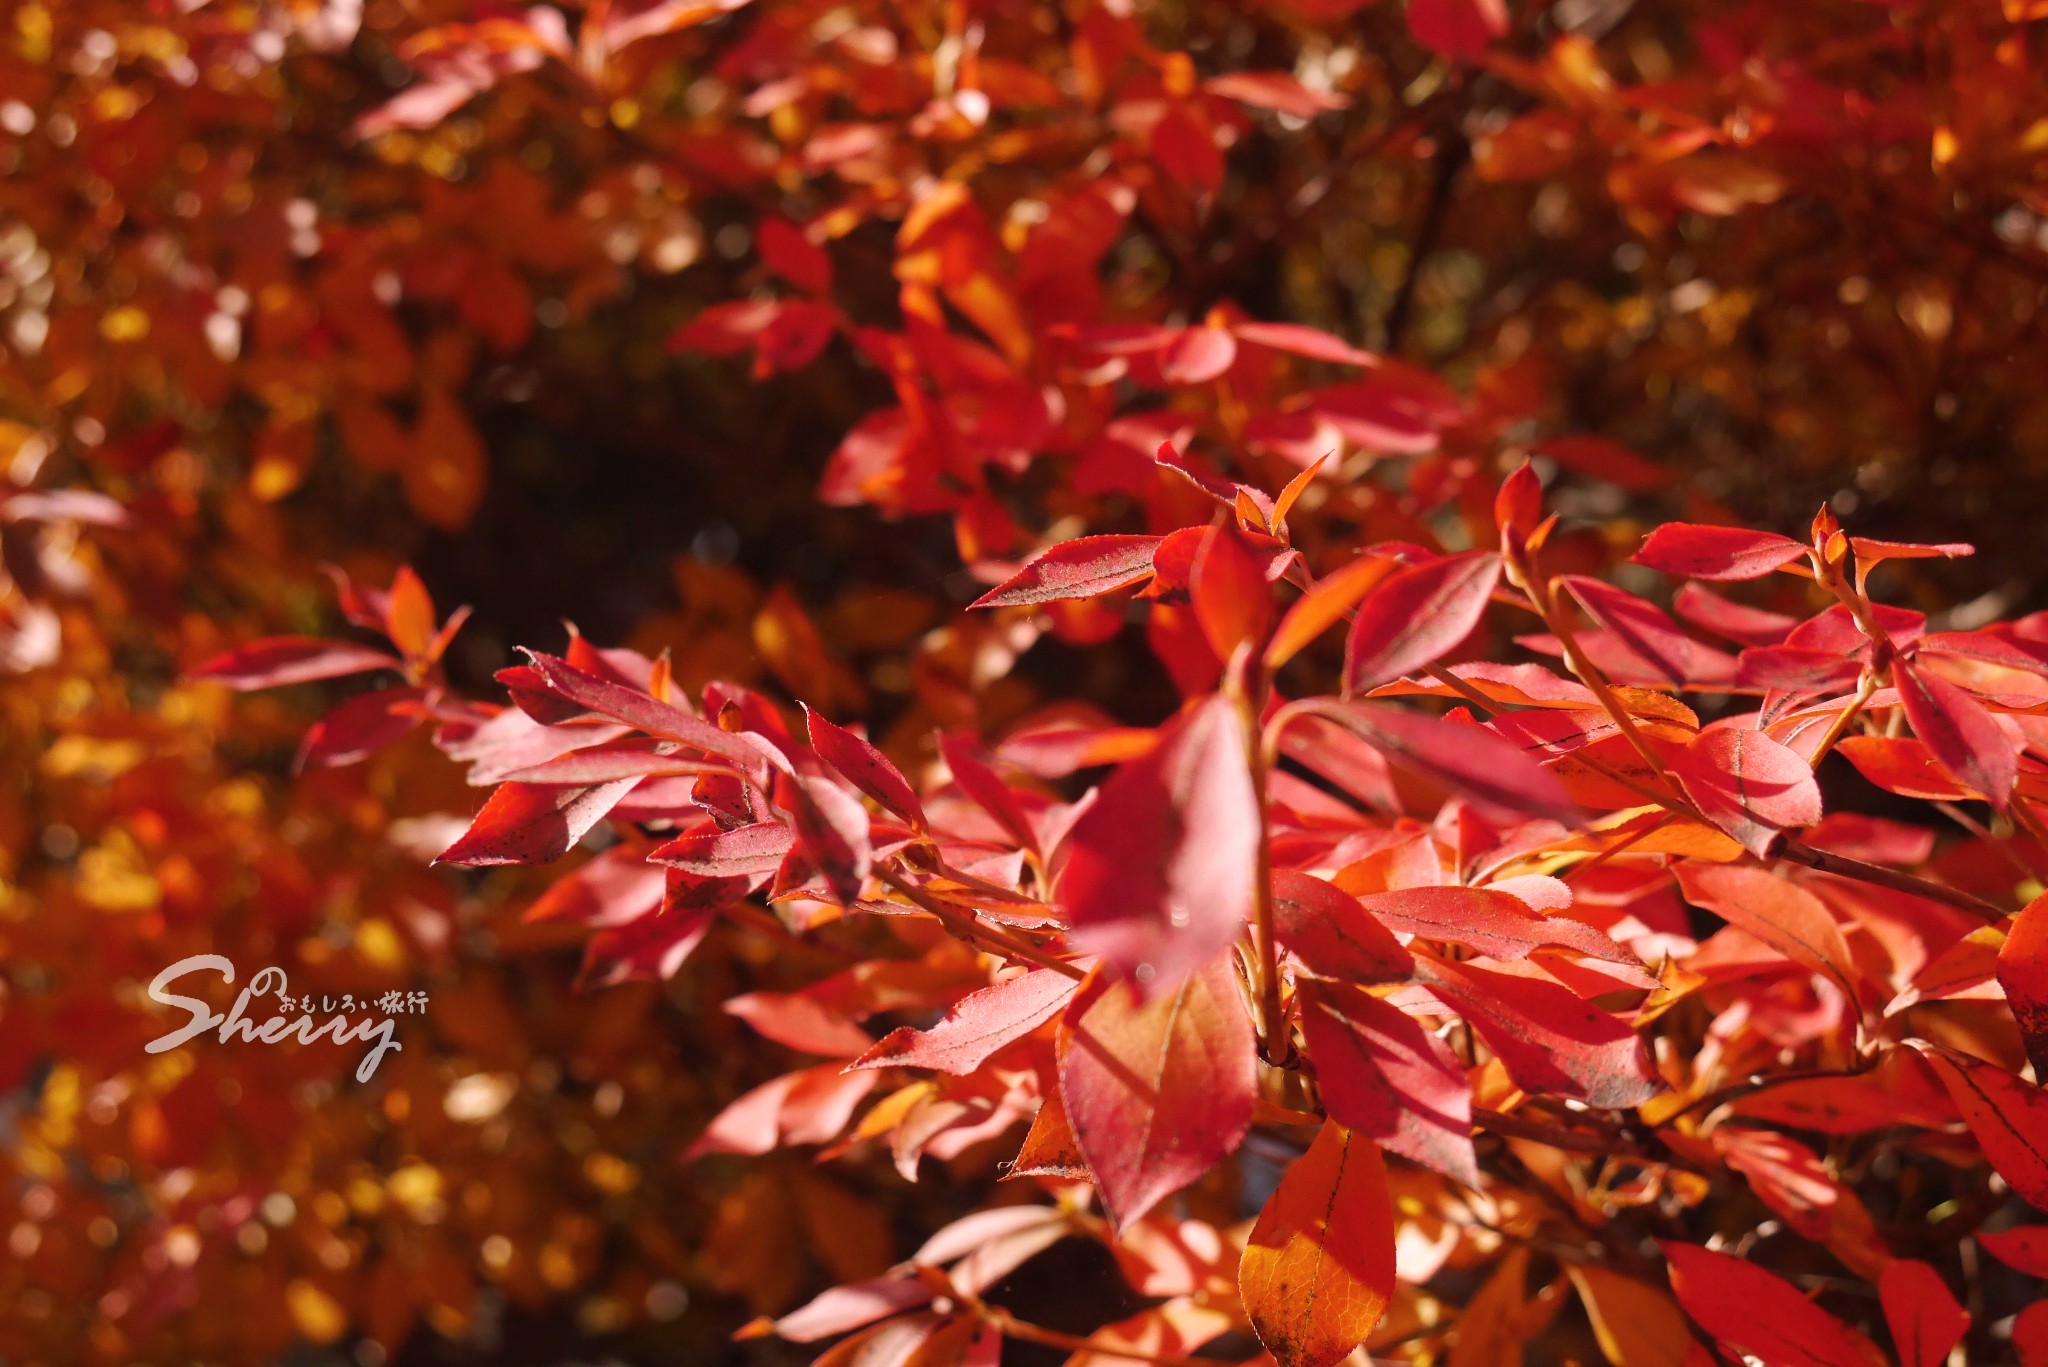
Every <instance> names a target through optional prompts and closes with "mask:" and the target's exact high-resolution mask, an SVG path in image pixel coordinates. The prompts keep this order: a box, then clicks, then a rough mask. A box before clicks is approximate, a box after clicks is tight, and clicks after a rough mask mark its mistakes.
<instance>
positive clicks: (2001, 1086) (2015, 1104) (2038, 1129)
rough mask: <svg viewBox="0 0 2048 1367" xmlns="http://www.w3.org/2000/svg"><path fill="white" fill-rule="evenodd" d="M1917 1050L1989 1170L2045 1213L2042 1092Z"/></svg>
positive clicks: (2045, 1095) (1961, 1060)
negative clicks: (1953, 1105)
mask: <svg viewBox="0 0 2048 1367" xmlns="http://www.w3.org/2000/svg"><path fill="white" fill-rule="evenodd" d="M1921 1052H1922V1053H1923V1054H1924V1055H1925V1057H1926V1059H1927V1061H1928V1062H1929V1063H1931V1064H1933V1065H1934V1072H1935V1075H1936V1076H1937V1077H1939V1078H1940V1079H1941V1085H1942V1086H1944V1087H1946V1088H1948V1094H1949V1097H1950V1098H1951V1099H1952V1100H1953V1101H1954V1102H1955V1103H1956V1109H1957V1110H1959V1111H1961V1112H1962V1113H1963V1122H1964V1123H1965V1124H1967V1125H1968V1126H1969V1127H1970V1133H1972V1134H1974V1135H1975V1136H1977V1145H1978V1147H1979V1148H1981V1149H1983V1150H1984V1157H1985V1158H1986V1159H1988V1160H1989V1161H1990V1163H1991V1167H1992V1170H1993V1171H1995V1172H1996V1173H1997V1174H1998V1175H1999V1176H2000V1177H2003V1178H2004V1179H2005V1180H2006V1183H2007V1185H2009V1186H2010V1187H2011V1188H2012V1189H2013V1190H2014V1191H2015V1192H2018V1193H2019V1195H2020V1196H2021V1198H2022V1199H2024V1200H2025V1201H2026V1202H2027V1204H2028V1205H2031V1206H2032V1207H2033V1208H2034V1209H2035V1210H2043V1211H2048V1091H2044V1090H2043V1089H2042V1088H2040V1087H2036V1086H2032V1085H2030V1084H2028V1083H2026V1082H2022V1081H2021V1080H2020V1079H2019V1078H2016V1077H2014V1076H2013V1075H2012V1074H2011V1073H2008V1072H2006V1071H2005V1069H2003V1068H2000V1067H1997V1066H1995V1065H1993V1064H1989V1063H1984V1062H1980V1061H1979V1060H1977V1059H1973V1058H1970V1057H1968V1056H1966V1055H1963V1054H1953V1053H1949V1052H1947V1051H1945V1050H1940V1051H1938V1050H1936V1049H1934V1048H1932V1047H1925V1048H1923V1049H1922V1051H1921Z"/></svg>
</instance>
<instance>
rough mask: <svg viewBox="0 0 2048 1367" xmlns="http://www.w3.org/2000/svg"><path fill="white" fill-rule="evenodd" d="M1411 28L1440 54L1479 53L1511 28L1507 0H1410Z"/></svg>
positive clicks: (1420, 38) (1473, 54) (1470, 54)
mask: <svg viewBox="0 0 2048 1367" xmlns="http://www.w3.org/2000/svg"><path fill="white" fill-rule="evenodd" d="M1408 31H1409V32H1410V33H1412V34H1414V35H1415V41H1416V42H1418V43H1420V44H1422V45H1423V46H1424V47H1426V48H1428V49H1429V50H1430V51H1431V52H1434V53H1436V54H1437V55H1438V56H1441V57H1477V56H1479V55H1481V54H1482V53H1484V52H1485V51H1486V48H1487V45H1488V44H1489V43H1491V42H1492V41H1493V40H1494V39H1496V38H1498V37H1500V36H1501V35H1502V34H1503V33H1506V32H1507V31H1508V7H1507V5H1506V3H1505V0H1408Z"/></svg>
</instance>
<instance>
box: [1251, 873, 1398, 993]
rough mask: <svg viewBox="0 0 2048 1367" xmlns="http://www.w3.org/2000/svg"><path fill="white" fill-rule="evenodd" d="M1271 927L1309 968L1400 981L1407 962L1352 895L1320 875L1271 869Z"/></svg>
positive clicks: (1343, 977) (1355, 978) (1363, 979)
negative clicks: (1317, 876) (1325, 880)
mask: <svg viewBox="0 0 2048 1367" xmlns="http://www.w3.org/2000/svg"><path fill="white" fill-rule="evenodd" d="M1273 930H1274V933H1275V934H1277V935H1278V936H1279V937H1280V942H1281V943H1282V944H1284V945H1286V946H1287V948H1289V949H1290V950H1292V951H1294V954H1295V957H1297V958H1299V959H1300V960H1301V961H1302V963H1303V964H1305V965H1306V966H1307V967H1308V969H1309V971H1310V972H1313V973H1319V974H1322V975H1323V976H1325V977H1329V978H1335V979H1338V980H1339V981H1342V982H1353V983H1391V982H1401V981H1403V980H1404V979H1406V978H1407V977H1408V976H1409V974H1410V973H1411V972H1412V971H1413V962H1412V960H1410V958H1409V956H1408V951H1407V950H1406V949H1404V948H1403V947H1402V945H1401V942H1400V941H1399V940H1397V939H1395V938H1394V933H1393V932H1392V931H1391V930H1388V929H1387V928H1386V927H1385V926H1384V925H1381V924H1380V923H1379V922H1378V921H1376V920H1374V919H1373V918H1372V917H1370V916H1368V915H1366V912H1365V908H1364V907H1362V906H1360V905H1359V904H1358V899H1357V898H1355V897H1353V896H1352V895H1351V894H1350V893H1348V892H1346V891H1344V890H1343V889H1342V888H1339V887H1336V886H1333V885H1332V884H1330V883H1327V882H1324V881H1323V880H1322V879H1320V878H1313V877H1310V876H1309V875H1308V874H1305V873H1297V872H1295V871H1294V870H1293V869H1277V870H1275V871H1274V873H1273Z"/></svg>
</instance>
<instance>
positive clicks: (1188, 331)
mask: <svg viewBox="0 0 2048 1367" xmlns="http://www.w3.org/2000/svg"><path fill="white" fill-rule="evenodd" d="M1177 126H1178V125H1177V124H1175V123H1174V121H1173V120H1171V119H1169V120H1168V121H1166V124H1165V125H1163V126H1162V127H1161V129H1160V133H1161V135H1162V137H1163V136H1164V134H1165V133H1166V132H1167V129H1168V127H1177ZM1194 141H1195V142H1196V144H1197V145H1200V144H1207V146H1209V147H1210V148H1213V147H1214V146H1215V143H1214V141H1213V140H1212V139H1211V138H1210V137H1209V135H1208V134H1207V132H1206V131H1204V132H1201V133H1197V134H1195V135H1194ZM1236 360H1237V339H1236V338H1235V337H1232V336H1231V335H1230V333H1229V332H1228V331H1227V330H1225V329H1223V328H1220V327H1210V326H1208V325H1207V324H1202V325H1199V326H1196V327H1191V328H1182V329H1181V330H1180V332H1179V333H1178V334H1177V335H1176V336H1175V337H1174V339H1173V340H1172V341H1170V342H1168V343H1167V344H1166V347H1165V349H1164V350H1163V351H1161V352H1160V353H1159V375H1160V378H1162V379H1164V380H1165V381H1166V382H1167V383H1168V384H1178V385H1197V384H1207V383H1208V382H1209V381H1211V380H1213V379H1215V378H1216V377H1217V376H1218V375H1221V374H1222V373H1223V372H1224V371H1226V370H1228V369H1230V367H1231V363H1232V362H1234V361H1236Z"/></svg>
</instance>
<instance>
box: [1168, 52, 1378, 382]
mask: <svg viewBox="0 0 2048 1367" xmlns="http://www.w3.org/2000/svg"><path fill="white" fill-rule="evenodd" d="M1202 84H1203V85H1204V86H1205V87H1206V88H1207V89H1208V91H1209V93H1210V94H1211V95H1221V96H1222V97H1223V98H1224V99H1226V100H1236V101H1237V102H1238V103H1239V104H1248V105H1251V106H1252V107H1253V108H1255V109H1270V110H1272V111H1273V112H1274V113H1276V114H1292V115H1293V116H1294V117H1296V118H1298V119H1312V118H1314V117H1315V116H1316V115H1318V114H1327V113H1328V112H1329V111H1331V110H1333V109H1342V108H1344V107H1345V106H1346V105H1348V104H1350V103H1351V101H1349V100H1347V99H1345V98H1344V97H1343V96H1342V95H1333V94H1331V93H1330V92H1329V91H1326V90H1311V89H1309V88H1308V87H1307V86H1305V85H1303V84H1302V83H1301V82H1300V81H1298V80H1296V79H1295V78H1294V77H1293V76H1292V75H1290V74H1289V73H1287V72H1285V71H1227V72H1225V73H1223V74H1222V75H1221V76H1211V77H1210V78H1209V79H1208V80H1206V81H1204V82H1203V83H1202ZM1295 326H1296V325H1295V324H1291V323H1249V324H1247V323H1240V324H1238V325H1237V327H1236V328H1235V329H1234V331H1235V332H1236V333H1237V335H1238V336H1240V337H1243V336H1245V335H1246V329H1247V328H1292V327H1295ZM1300 330H1301V331H1303V332H1315V329H1314V328H1301V329H1300ZM1315 335H1316V336H1318V337H1329V334H1328V333H1326V332H1315ZM1330 340H1331V341H1333V342H1334V341H1336V339H1335V338H1331V339H1330ZM1267 345H1271V343H1268V344H1267ZM1358 364H1365V362H1359V363H1358Z"/></svg>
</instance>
